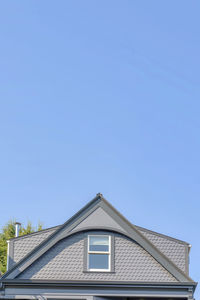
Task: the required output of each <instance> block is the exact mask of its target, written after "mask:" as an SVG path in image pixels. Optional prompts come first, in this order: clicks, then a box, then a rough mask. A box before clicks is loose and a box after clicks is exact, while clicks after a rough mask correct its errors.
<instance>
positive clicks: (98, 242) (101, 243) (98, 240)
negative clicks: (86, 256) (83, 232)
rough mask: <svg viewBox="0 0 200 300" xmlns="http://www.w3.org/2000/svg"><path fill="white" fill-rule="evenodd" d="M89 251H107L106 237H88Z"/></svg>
mask: <svg viewBox="0 0 200 300" xmlns="http://www.w3.org/2000/svg"><path fill="white" fill-rule="evenodd" d="M89 238H90V240H89V251H109V237H108V236H90V237H89Z"/></svg>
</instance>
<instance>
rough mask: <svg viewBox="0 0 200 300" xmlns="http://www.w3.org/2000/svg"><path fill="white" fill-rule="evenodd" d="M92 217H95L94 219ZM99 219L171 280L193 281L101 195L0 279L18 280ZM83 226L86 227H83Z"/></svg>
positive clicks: (94, 226)
mask: <svg viewBox="0 0 200 300" xmlns="http://www.w3.org/2000/svg"><path fill="white" fill-rule="evenodd" d="M94 216H96V218H95V217H94ZM102 216H103V218H104V219H105V222H106V223H104V219H103V220H102V222H101V224H102V223H103V224H102V226H100V227H101V229H104V230H110V229H111V228H110V226H112V227H113V226H114V227H115V228H113V230H114V231H118V232H120V233H123V234H125V235H126V236H127V237H129V238H130V239H131V240H134V241H135V242H136V243H137V245H139V246H140V248H141V249H143V250H144V251H146V253H148V255H150V257H152V258H153V259H154V260H155V261H156V263H158V265H159V266H160V267H162V268H163V269H164V270H166V271H167V272H168V273H169V274H171V276H172V277H173V278H176V279H177V280H178V281H180V282H193V281H192V280H191V279H190V278H189V277H188V276H187V275H186V274H184V273H183V272H182V271H181V270H180V269H179V268H178V267H177V266H176V265H175V264H174V263H173V262H172V261H171V260H169V259H168V258H167V257H166V256H165V255H164V254H163V253H162V252H161V251H160V250H159V249H158V248H157V247H155V246H154V245H153V244H152V243H151V242H150V241H149V240H148V239H147V238H146V237H145V236H144V235H143V234H142V233H140V231H139V230H138V229H137V228H136V226H134V225H132V224H131V223H130V222H128V221H127V220H126V219H125V218H124V217H123V216H122V215H121V214H120V213H119V212H118V211H117V210H116V209H115V208H114V207H112V206H111V205H110V204H109V203H108V202H107V201H106V200H105V199H104V198H103V197H102V195H101V194H98V195H97V196H96V197H95V198H94V199H93V200H92V201H90V202H89V203H88V204H87V205H86V206H85V207H84V208H82V209H81V210H80V211H79V212H78V213H77V214H75V215H74V216H73V217H72V218H71V219H69V220H68V221H67V222H66V223H64V224H63V225H62V226H60V227H59V228H58V229H57V230H56V231H55V232H54V233H53V234H51V235H50V237H48V238H47V239H45V240H44V241H43V242H42V243H41V244H40V245H39V246H37V247H36V248H35V249H34V250H32V251H31V252H30V253H29V254H28V255H27V256H25V257H24V258H23V259H22V260H21V261H20V262H19V263H18V264H16V265H15V266H14V267H13V268H11V270H9V271H8V272H7V273H6V274H4V276H3V278H6V279H13V278H16V277H19V276H20V274H22V273H25V272H26V270H28V269H29V267H30V266H31V265H33V264H35V263H36V262H37V261H38V260H39V259H40V258H42V257H43V256H45V255H46V253H47V252H48V251H50V250H51V249H54V247H56V245H57V244H58V243H60V241H62V240H64V239H65V238H69V237H70V235H72V234H74V233H75V232H76V231H81V230H83V228H84V230H86V229H87V230H88V227H90V226H91V224H92V223H93V227H91V229H92V228H93V229H100V228H99V225H98V226H97V225H96V223H95V222H96V220H97V221H98V222H99V223H98V222H97V224H100V220H101V217H102ZM105 224H106V225H105ZM86 225H87V227H85V226H86ZM108 225H109V226H108ZM78 227H79V228H78ZM96 227H97V228H96ZM77 228H78V229H77ZM119 228H120V229H119Z"/></svg>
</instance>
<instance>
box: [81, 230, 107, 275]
mask: <svg viewBox="0 0 200 300" xmlns="http://www.w3.org/2000/svg"><path fill="white" fill-rule="evenodd" d="M110 241H111V238H110V236H109V235H89V236H88V259H87V261H88V270H89V271H104V272H108V271H110V255H111V242H110Z"/></svg>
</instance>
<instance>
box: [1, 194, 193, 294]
mask: <svg viewBox="0 0 200 300" xmlns="http://www.w3.org/2000/svg"><path fill="white" fill-rule="evenodd" d="M189 251H190V245H189V244H188V243H186V242H183V241H180V240H177V239H174V238H172V237H168V236H165V235H162V234H159V233H156V232H152V231H150V230H148V229H144V228H141V227H138V226H135V225H132V224H131V223H130V222H129V221H128V220H126V219H125V218H124V217H123V216H122V215H121V214H120V213H119V212H118V211H117V210H116V209H115V208H114V207H112V205H111V204H110V203H109V202H107V201H106V200H105V199H104V198H103V196H102V195H101V194H97V196H96V197H95V198H94V199H93V200H92V201H90V202H89V203H88V204H87V205H86V206H85V207H84V208H82V209H81V210H80V211H79V212H77V213H76V214H75V215H74V216H73V217H72V218H70V219H69V220H68V221H67V222H65V223H64V224H63V225H61V226H57V227H53V228H49V229H46V230H42V231H39V232H36V233H32V234H29V235H26V236H22V237H17V238H14V239H11V240H10V242H9V247H8V271H7V272H6V273H5V274H4V275H3V276H2V278H1V280H0V298H1V299H13V298H15V299H45V300H46V299H47V300H48V299H52V300H53V299H70V300H72V299H73V300H82V299H85V300H114V299H115V298H117V300H134V299H135V300H136V299H140V300H141V299H155V298H156V299H168V300H169V299H171V300H172V299H177V298H178V299H182V300H183V299H191V300H192V299H194V298H193V297H194V296H193V295H194V291H195V287H196V283H195V282H194V281H193V280H192V279H191V278H190V277H189V267H188V263H189V262H188V261H189V259H188V257H189Z"/></svg>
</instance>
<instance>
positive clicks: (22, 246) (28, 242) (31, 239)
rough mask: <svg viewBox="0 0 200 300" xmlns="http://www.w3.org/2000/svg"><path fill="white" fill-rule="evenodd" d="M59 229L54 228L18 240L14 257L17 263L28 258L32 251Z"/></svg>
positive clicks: (15, 244)
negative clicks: (25, 257)
mask: <svg viewBox="0 0 200 300" xmlns="http://www.w3.org/2000/svg"><path fill="white" fill-rule="evenodd" d="M56 229H57V228H52V229H49V230H47V231H41V233H40V232H38V233H36V234H30V235H27V236H24V237H21V238H18V239H16V240H13V243H14V257H13V260H14V262H15V263H17V262H18V261H20V260H21V259H22V258H23V257H24V256H26V255H27V254H28V253H29V252H30V251H31V250H33V249H34V248H35V247H36V246H38V245H39V244H40V243H41V242H43V241H44V240H45V239H46V238H47V237H48V236H50V235H51V234H52V233H53V232H54V231H55V230H56Z"/></svg>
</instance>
